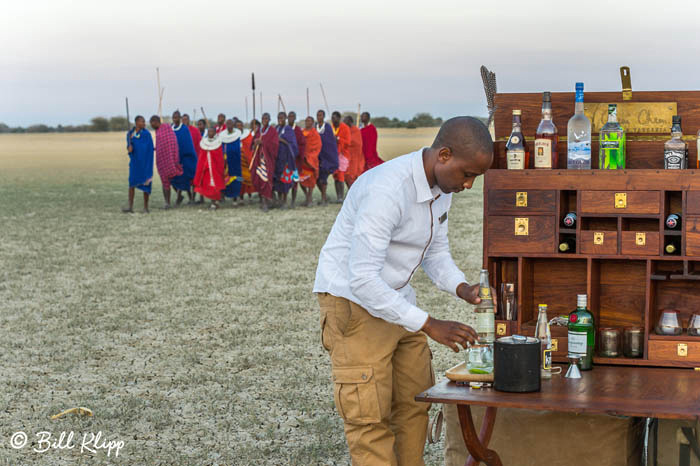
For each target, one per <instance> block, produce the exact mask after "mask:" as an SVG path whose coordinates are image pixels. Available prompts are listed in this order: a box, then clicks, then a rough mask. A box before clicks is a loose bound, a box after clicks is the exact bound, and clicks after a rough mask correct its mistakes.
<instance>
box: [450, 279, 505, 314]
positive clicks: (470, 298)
mask: <svg viewBox="0 0 700 466" xmlns="http://www.w3.org/2000/svg"><path fill="white" fill-rule="evenodd" d="M457 296H459V297H460V298H462V299H463V300H465V301H466V302H468V303H469V304H479V303H480V302H481V298H479V284H478V283H477V284H476V285H471V286H470V285H468V284H466V283H461V284H460V285H459V286H458V287H457ZM491 298H492V299H493V309H494V312H495V310H496V309H498V302H497V301H496V290H494V289H493V287H491Z"/></svg>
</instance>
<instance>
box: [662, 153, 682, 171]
mask: <svg viewBox="0 0 700 466" xmlns="http://www.w3.org/2000/svg"><path fill="white" fill-rule="evenodd" d="M684 165H685V151H683V150H674V149H666V150H665V151H664V168H665V169H667V170H681V169H683V168H685V167H684Z"/></svg>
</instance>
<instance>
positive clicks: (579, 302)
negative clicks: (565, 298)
mask: <svg viewBox="0 0 700 466" xmlns="http://www.w3.org/2000/svg"><path fill="white" fill-rule="evenodd" d="M587 304H588V295H585V294H577V295H576V307H586V305H587Z"/></svg>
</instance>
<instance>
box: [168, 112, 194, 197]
mask: <svg viewBox="0 0 700 466" xmlns="http://www.w3.org/2000/svg"><path fill="white" fill-rule="evenodd" d="M173 131H174V132H175V137H177V148H178V153H179V154H180V165H182V175H179V176H176V177H174V178H173V179H172V184H173V188H175V190H176V191H177V200H176V201H175V205H180V204H182V199H183V196H182V192H183V191H184V192H186V193H187V198H188V199H189V201H190V204H192V203H193V202H194V200H193V199H192V180H193V179H194V174H195V172H196V171H197V155H196V151H195V148H194V143H193V142H192V134H191V133H190V129H189V128H188V127H187V126H185V124H184V123H183V122H182V117H181V116H180V111H179V110H175V111H174V112H173Z"/></svg>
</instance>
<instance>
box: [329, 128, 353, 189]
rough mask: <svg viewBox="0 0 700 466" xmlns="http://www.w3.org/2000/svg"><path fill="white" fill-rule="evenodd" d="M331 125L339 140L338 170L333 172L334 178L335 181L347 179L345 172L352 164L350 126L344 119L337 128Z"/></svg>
mask: <svg viewBox="0 0 700 466" xmlns="http://www.w3.org/2000/svg"><path fill="white" fill-rule="evenodd" d="M331 127H332V128H333V134H335V137H336V140H337V141H338V170H336V172H335V173H333V178H334V179H335V181H345V172H346V171H347V169H348V165H349V164H350V155H349V154H348V149H349V148H350V127H349V126H348V125H346V124H345V123H343V122H342V121H341V122H340V124H339V125H338V127H337V128H336V127H334V126H332V125H331Z"/></svg>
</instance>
